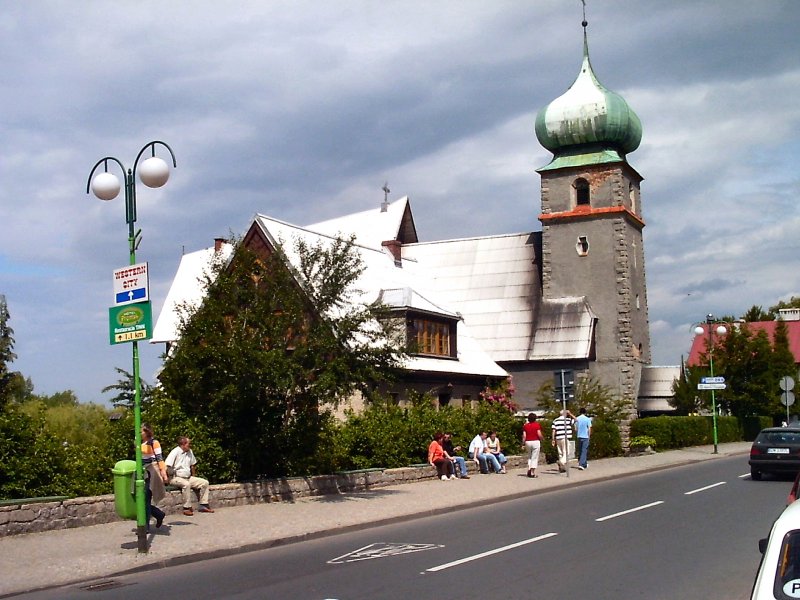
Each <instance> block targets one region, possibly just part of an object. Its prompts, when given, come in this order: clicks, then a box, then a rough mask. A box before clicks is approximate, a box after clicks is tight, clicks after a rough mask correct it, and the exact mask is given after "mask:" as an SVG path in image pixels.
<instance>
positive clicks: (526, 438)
mask: <svg viewBox="0 0 800 600" xmlns="http://www.w3.org/2000/svg"><path fill="white" fill-rule="evenodd" d="M542 440H544V436H543V435H542V426H541V425H539V423H537V422H536V414H535V413H528V422H527V423H525V425H523V426H522V444H523V445H524V446H525V450H527V451H528V477H538V475H537V474H536V467H537V466H538V465H539V450H541V448H542Z"/></svg>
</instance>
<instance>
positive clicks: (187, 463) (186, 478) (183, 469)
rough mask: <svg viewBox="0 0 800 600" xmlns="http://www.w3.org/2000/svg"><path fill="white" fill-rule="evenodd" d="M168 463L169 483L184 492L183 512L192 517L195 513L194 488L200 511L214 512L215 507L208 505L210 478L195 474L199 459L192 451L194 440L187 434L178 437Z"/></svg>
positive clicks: (166, 461)
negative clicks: (193, 507) (193, 503)
mask: <svg viewBox="0 0 800 600" xmlns="http://www.w3.org/2000/svg"><path fill="white" fill-rule="evenodd" d="M164 462H165V463H166V465H167V470H168V473H167V474H168V475H169V476H170V479H169V484H170V485H174V486H177V487H179V488H181V494H183V514H184V515H186V516H187V517H191V516H192V515H193V514H194V510H193V509H192V490H195V491H196V492H197V495H198V497H199V498H200V507H199V508H198V512H201V513H213V512H214V509H213V508H211V507H210V506H209V505H208V480H207V479H203V478H202V477H196V476H195V469H196V468H197V467H196V465H197V459H196V458H195V457H194V452H192V440H190V439H189V438H188V437H186V436H181V437H179V438H178V445H177V446H176V447H175V448H173V449H172V451H171V452H170V453H169V456H167V460H165V461H164Z"/></svg>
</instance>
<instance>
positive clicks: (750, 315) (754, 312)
mask: <svg viewBox="0 0 800 600" xmlns="http://www.w3.org/2000/svg"><path fill="white" fill-rule="evenodd" d="M742 319H743V320H744V321H746V322H748V323H757V322H759V321H772V319H774V315H772V314H770V313H769V312H764V309H763V308H761V307H760V306H756V305H753V306H751V307H750V308H749V309H747V312H746V313H744V314H743V315H742ZM723 320H724V321H733V320H735V319H723Z"/></svg>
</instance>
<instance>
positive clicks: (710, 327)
mask: <svg viewBox="0 0 800 600" xmlns="http://www.w3.org/2000/svg"><path fill="white" fill-rule="evenodd" d="M705 325H706V326H705V327H703V326H702V325H698V326H697V327H695V328H694V332H695V333H696V334H697V335H703V334H705V333H707V334H708V342H707V348H708V370H709V374H710V375H711V377H714V333H716V334H717V335H718V336H722V335H725V334H726V333H728V329H727V328H726V327H725V324H724V323H722V322H719V321H716V320H715V319H714V315H712V314H708V315H706V322H705ZM714 325H716V326H717V327H716V328H715V327H714ZM711 422H712V425H713V430H714V454H717V453H718V449H717V446H718V440H717V400H716V395H715V393H714V388H711Z"/></svg>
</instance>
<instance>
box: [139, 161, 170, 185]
mask: <svg viewBox="0 0 800 600" xmlns="http://www.w3.org/2000/svg"><path fill="white" fill-rule="evenodd" d="M139 179H141V180H142V183H143V184H145V185H146V186H147V187H149V188H160V187H161V186H162V185H164V184H165V183H167V180H168V179H169V167H168V166H167V163H166V162H164V161H163V160H161V159H160V158H158V157H157V156H152V157H150V158H148V159H147V160H146V161H144V162H143V163H142V164H141V165H140V166H139Z"/></svg>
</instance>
